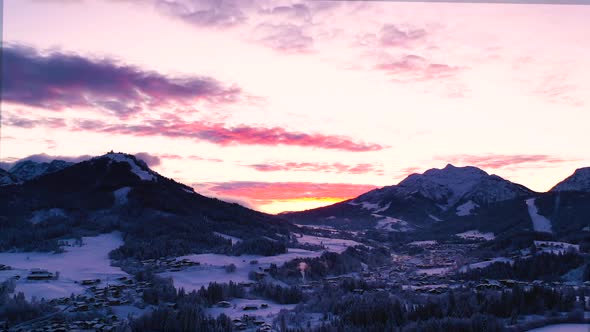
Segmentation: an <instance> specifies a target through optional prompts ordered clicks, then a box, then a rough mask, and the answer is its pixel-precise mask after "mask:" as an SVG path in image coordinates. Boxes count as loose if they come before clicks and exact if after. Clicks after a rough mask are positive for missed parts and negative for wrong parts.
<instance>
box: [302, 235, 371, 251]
mask: <svg viewBox="0 0 590 332" xmlns="http://www.w3.org/2000/svg"><path fill="white" fill-rule="evenodd" d="M297 242H299V243H309V244H317V245H323V246H324V247H325V248H326V250H327V251H333V252H337V253H341V252H343V251H344V250H346V248H348V247H354V246H358V245H362V243H359V242H356V241H353V240H345V239H332V238H329V237H320V236H312V235H302V234H300V235H299V236H298V237H297Z"/></svg>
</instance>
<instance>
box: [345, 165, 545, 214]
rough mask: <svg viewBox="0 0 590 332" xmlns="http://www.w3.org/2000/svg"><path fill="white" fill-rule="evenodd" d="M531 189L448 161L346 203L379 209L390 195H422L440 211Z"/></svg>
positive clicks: (402, 197) (386, 203)
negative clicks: (438, 167) (444, 164)
mask: <svg viewBox="0 0 590 332" xmlns="http://www.w3.org/2000/svg"><path fill="white" fill-rule="evenodd" d="M532 193H533V192H532V191H531V190H529V189H527V188H526V187H524V186H521V185H519V184H515V183H512V182H510V181H508V180H504V179H502V178H501V177H499V176H497V175H489V174H488V173H486V172H484V171H483V170H481V169H479V168H477V167H472V166H467V167H455V166H453V165H450V164H449V165H447V166H446V167H445V168H442V169H436V168H435V169H430V170H428V171H426V172H424V173H423V174H412V175H410V176H408V177H407V178H406V179H404V180H403V181H401V182H400V183H399V184H397V185H394V186H389V187H384V188H381V189H377V190H373V191H370V192H368V193H366V194H363V195H361V196H359V197H357V198H355V199H354V200H352V201H351V202H350V203H349V204H353V205H354V204H359V205H361V206H364V207H369V206H375V207H376V208H377V209H382V208H384V207H385V206H391V204H390V200H391V198H392V197H396V198H398V199H404V198H408V197H417V196H421V197H422V198H425V199H427V200H430V201H432V202H433V203H435V204H436V205H437V207H438V208H439V209H440V210H441V211H448V210H450V209H451V208H459V207H462V206H464V204H467V205H469V206H471V207H473V208H475V207H477V206H481V205H487V204H490V203H496V202H501V201H506V200H511V199H514V198H517V197H521V196H527V195H530V194H532ZM459 210H460V211H463V210H464V208H462V209H459ZM458 213H465V211H463V212H458Z"/></svg>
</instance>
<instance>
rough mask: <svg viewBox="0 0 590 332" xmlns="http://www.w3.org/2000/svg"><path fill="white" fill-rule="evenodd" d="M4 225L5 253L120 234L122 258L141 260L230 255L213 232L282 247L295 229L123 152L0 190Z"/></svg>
mask: <svg viewBox="0 0 590 332" xmlns="http://www.w3.org/2000/svg"><path fill="white" fill-rule="evenodd" d="M0 226H2V227H3V235H6V236H5V237H3V236H2V235H0V250H2V249H6V248H10V247H11V246H16V247H24V248H26V246H27V245H29V246H30V245H33V244H31V243H28V242H26V241H28V240H29V239H30V241H36V240H38V241H45V242H47V241H48V240H53V239H57V238H63V237H68V236H69V237H70V238H71V237H73V236H79V235H80V234H85V233H87V232H108V231H113V230H120V231H122V232H124V233H125V234H126V237H125V246H126V249H125V250H126V251H124V252H123V253H122V254H121V255H122V256H125V257H129V256H132V257H142V258H145V257H156V256H157V257H160V256H166V255H171V254H175V255H178V254H187V253H191V252H195V251H200V250H205V249H211V248H216V249H218V250H222V249H223V250H225V249H227V248H228V247H227V245H228V244H227V243H226V242H227V240H225V239H223V238H219V237H218V236H214V235H213V233H214V232H220V233H224V234H229V235H233V236H236V237H239V238H243V239H250V238H251V239H258V238H260V237H266V238H270V239H275V240H276V239H281V238H283V237H285V236H288V234H289V229H290V228H292V226H291V225H290V224H288V223H285V222H284V221H283V220H281V219H279V218H278V217H275V216H271V215H267V214H264V213H261V212H257V211H253V210H250V209H247V208H245V207H243V206H241V205H238V204H234V203H227V202H223V201H221V200H218V199H214V198H209V197H205V196H202V195H199V194H198V193H195V192H194V190H193V189H192V188H191V187H188V186H186V185H183V184H181V183H178V182H176V181H174V180H171V179H169V178H166V177H164V176H162V175H160V174H158V173H157V172H155V171H153V170H151V169H150V168H149V167H148V166H147V165H146V164H145V162H143V161H142V160H140V159H137V158H136V157H134V156H133V155H128V154H123V153H108V154H106V155H103V156H99V157H95V158H93V159H90V160H87V161H83V162H80V163H77V164H74V165H71V166H69V167H66V168H63V169H61V170H58V171H55V172H50V173H48V174H44V175H41V176H38V177H35V178H33V179H31V180H29V181H26V182H23V183H20V184H13V185H7V186H3V187H0ZM6 229H9V230H10V232H12V233H13V234H11V235H10V236H9V235H8V231H6V232H4V230H6ZM224 241H225V242H224ZM244 242H246V241H244ZM35 245H36V244H35ZM229 246H230V247H231V241H230V244H229ZM224 248H225V249H224Z"/></svg>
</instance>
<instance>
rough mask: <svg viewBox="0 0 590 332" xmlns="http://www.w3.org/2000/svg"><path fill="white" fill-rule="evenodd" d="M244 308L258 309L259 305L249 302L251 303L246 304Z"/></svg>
mask: <svg viewBox="0 0 590 332" xmlns="http://www.w3.org/2000/svg"><path fill="white" fill-rule="evenodd" d="M242 310H244V311H250V310H258V306H257V305H255V304H249V305H246V306H244V307H243V308H242Z"/></svg>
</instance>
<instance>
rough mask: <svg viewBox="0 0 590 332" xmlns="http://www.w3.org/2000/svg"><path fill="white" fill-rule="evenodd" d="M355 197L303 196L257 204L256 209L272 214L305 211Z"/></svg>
mask: <svg viewBox="0 0 590 332" xmlns="http://www.w3.org/2000/svg"><path fill="white" fill-rule="evenodd" d="M351 198H353V197H302V198H293V199H287V200H273V201H271V202H270V203H266V204H261V205H259V206H256V209H258V210H260V211H262V212H265V213H270V214H279V213H281V212H291V211H303V210H309V209H315V208H319V207H323V206H328V205H332V204H336V203H339V202H342V201H345V200H347V199H351Z"/></svg>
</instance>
